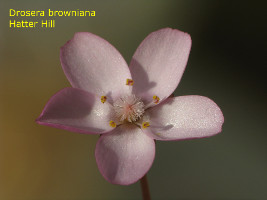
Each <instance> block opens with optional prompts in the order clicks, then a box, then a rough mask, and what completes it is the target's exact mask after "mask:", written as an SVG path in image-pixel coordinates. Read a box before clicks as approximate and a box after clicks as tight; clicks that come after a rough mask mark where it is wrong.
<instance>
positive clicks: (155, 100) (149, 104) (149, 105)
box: [145, 95, 160, 109]
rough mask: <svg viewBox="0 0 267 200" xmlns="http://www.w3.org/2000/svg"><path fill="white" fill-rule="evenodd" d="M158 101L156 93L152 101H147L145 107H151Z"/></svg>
mask: <svg viewBox="0 0 267 200" xmlns="http://www.w3.org/2000/svg"><path fill="white" fill-rule="evenodd" d="M159 101H160V98H159V97H158V96H156V95H154V96H153V101H152V102H150V103H148V104H147V105H146V106H145V109H147V108H149V107H152V106H154V105H155V104H158V103H159Z"/></svg>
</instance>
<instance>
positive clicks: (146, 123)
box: [142, 122, 150, 129]
mask: <svg viewBox="0 0 267 200" xmlns="http://www.w3.org/2000/svg"><path fill="white" fill-rule="evenodd" d="M149 126H150V124H149V122H143V124H142V128H144V129H145V128H147V127H149Z"/></svg>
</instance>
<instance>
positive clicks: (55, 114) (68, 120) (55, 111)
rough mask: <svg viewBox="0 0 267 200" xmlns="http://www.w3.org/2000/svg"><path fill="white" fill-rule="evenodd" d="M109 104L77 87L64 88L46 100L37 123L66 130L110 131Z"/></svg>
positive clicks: (95, 132) (93, 132) (81, 131)
mask: <svg viewBox="0 0 267 200" xmlns="http://www.w3.org/2000/svg"><path fill="white" fill-rule="evenodd" d="M110 109H111V106H110V105H109V104H108V103H104V104H103V103H102V102H101V99H100V98H97V97H96V96H95V95H92V94H90V93H88V92H86V91H83V90H81V89H77V88H64V89H62V90H60V91H59V92H58V93H56V94H55V95H54V96H53V97H51V98H50V100H49V101H48V102H47V104H46V106H45V108H44V110H43V111H42V113H41V115H40V116H39V117H38V118H37V119H36V122H37V123H38V124H42V125H46V126H52V127H56V128H61V129H65V130H68V131H73V132H79V133H89V134H100V133H105V132H109V131H111V130H112V129H113V128H112V127H111V126H109V120H111V118H110V116H111V110H110Z"/></svg>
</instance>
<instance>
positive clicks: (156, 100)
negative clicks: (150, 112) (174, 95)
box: [153, 95, 160, 104]
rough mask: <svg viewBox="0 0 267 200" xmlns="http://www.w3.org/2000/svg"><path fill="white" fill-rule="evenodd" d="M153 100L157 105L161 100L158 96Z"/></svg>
mask: <svg viewBox="0 0 267 200" xmlns="http://www.w3.org/2000/svg"><path fill="white" fill-rule="evenodd" d="M153 99H154V103H155V104H157V103H158V102H159V100H160V98H159V97H158V96H156V95H155V96H153Z"/></svg>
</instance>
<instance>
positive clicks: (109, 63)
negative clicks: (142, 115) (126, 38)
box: [60, 32, 131, 98]
mask: <svg viewBox="0 0 267 200" xmlns="http://www.w3.org/2000/svg"><path fill="white" fill-rule="evenodd" d="M60 57H61V64H62V67H63V70H64V72H65V75H66V76H67V78H68V80H69V81H70V83H71V85H72V86H73V87H75V88H80V89H83V90H86V91H88V92H91V93H93V94H97V95H99V96H102V95H104V96H111V97H112V98H114V97H115V96H116V97H117V95H119V96H120V95H123V94H125V93H129V89H131V87H129V86H127V85H126V79H131V74H130V71H129V68H128V65H127V64H126V62H125V60H124V59H123V57H122V56H121V54H120V53H119V52H118V51H117V50H116V49H115V48H114V47H113V46H112V45H111V44H110V43H108V42H107V41H106V40H104V39H103V38H101V37H99V36H97V35H94V34H92V33H85V32H81V33H76V34H75V35H74V37H73V39H72V40H70V41H68V42H67V43H66V44H65V45H64V46H63V47H62V48H61V56H60Z"/></svg>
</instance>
